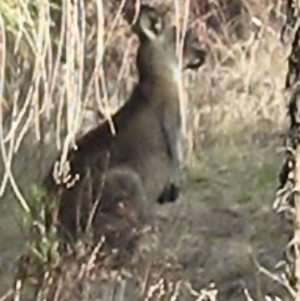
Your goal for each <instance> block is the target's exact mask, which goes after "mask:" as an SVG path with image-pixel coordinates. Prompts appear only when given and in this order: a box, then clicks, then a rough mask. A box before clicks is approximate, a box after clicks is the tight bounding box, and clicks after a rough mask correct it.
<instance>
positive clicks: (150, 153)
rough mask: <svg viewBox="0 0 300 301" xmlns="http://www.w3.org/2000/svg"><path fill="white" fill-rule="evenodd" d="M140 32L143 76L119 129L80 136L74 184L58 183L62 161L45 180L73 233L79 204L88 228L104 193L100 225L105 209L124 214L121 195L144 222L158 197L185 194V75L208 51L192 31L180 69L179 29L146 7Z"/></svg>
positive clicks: (73, 155) (117, 117)
mask: <svg viewBox="0 0 300 301" xmlns="http://www.w3.org/2000/svg"><path fill="white" fill-rule="evenodd" d="M132 30H133V32H134V33H135V34H137V36H138V38H139V42H140V45H139V48H138V51H137V58H136V66H137V71H138V82H137V84H136V86H135V88H134V90H133V92H132V94H131V96H130V98H129V100H128V101H127V102H126V103H125V104H124V106H123V107H121V108H120V109H119V110H118V111H117V112H116V113H115V114H114V116H113V117H112V121H113V124H114V127H115V129H116V134H115V135H112V133H111V129H110V126H109V123H108V122H106V121H105V122H104V123H102V124H101V125H99V126H98V127H96V128H94V129H93V130H91V131H89V132H88V133H87V134H85V135H84V136H83V137H81V138H79V139H78V140H77V142H76V145H77V148H76V149H73V148H72V149H70V150H69V152H68V156H67V160H68V161H69V163H70V168H71V169H70V179H71V180H72V179H74V178H76V179H77V181H75V182H74V185H71V186H72V187H69V188H68V187H67V184H66V183H63V184H60V185H58V184H57V183H56V182H55V180H54V178H53V166H54V165H53V166H52V168H51V170H50V171H49V173H48V174H47V176H46V178H45V180H44V186H45V187H46V188H47V190H48V191H50V192H52V193H54V195H55V196H56V197H57V198H58V199H59V201H60V205H59V210H58V220H59V221H60V224H62V225H63V227H64V228H65V229H66V230H67V231H68V232H70V233H71V234H72V235H75V232H76V231H75V229H76V227H77V226H78V219H77V217H76V216H77V214H76V212H77V211H76V208H77V207H79V208H80V210H79V211H80V217H79V220H80V221H79V225H81V227H85V226H86V221H87V214H86V211H88V210H89V209H90V207H91V204H95V201H96V199H97V200H99V199H100V201H99V206H98V207H99V208H97V210H96V213H95V218H94V221H93V225H94V227H96V226H95V225H97V228H98V230H99V218H98V217H99V216H102V217H103V214H104V213H107V215H109V214H111V215H114V216H115V217H116V216H117V215H116V214H115V212H114V211H115V210H117V209H116V208H117V207H118V206H117V205H116V204H118V202H119V200H121V199H122V200H127V201H128V206H129V207H130V210H131V211H132V212H133V213H135V214H134V216H135V217H136V219H137V220H138V219H140V220H143V219H145V216H146V214H149V212H151V209H152V208H153V204H154V202H159V203H165V202H173V201H175V200H176V198H177V197H178V193H179V183H178V180H177V179H178V177H177V176H176V175H177V174H178V173H179V163H180V162H179V156H178V149H177V145H178V138H179V133H180V109H179V92H178V78H179V73H180V72H182V71H183V70H185V69H198V68H199V67H200V66H201V65H202V64H203V63H204V61H205V55H206V53H205V51H204V50H203V49H201V48H199V41H198V39H197V38H196V37H195V36H194V33H193V31H192V30H191V29H189V30H188V31H187V33H186V35H185V38H184V43H183V64H182V69H181V70H180V67H179V59H178V57H177V55H176V28H175V27H167V26H166V25H165V22H164V18H163V16H161V15H160V14H159V13H158V12H157V11H156V10H155V9H154V8H152V7H149V6H146V5H144V6H142V7H141V9H140V13H139V16H138V18H137V21H136V22H135V24H134V25H133V27H132ZM101 183H102V184H101ZM101 210H102V211H101ZM103 212H104V213H103ZM97 219H98V220H97Z"/></svg>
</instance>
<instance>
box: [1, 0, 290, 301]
mask: <svg viewBox="0 0 300 301" xmlns="http://www.w3.org/2000/svg"><path fill="white" fill-rule="evenodd" d="M154 2H159V1H154ZM191 2H192V1H191ZM243 2H244V5H246V8H247V10H246V11H247V14H246V15H247V16H248V17H247V18H246V17H245V19H244V22H245V24H244V26H245V28H246V29H247V30H244V37H245V38H244V39H243V40H242V39H237V38H236V37H235V36H234V35H233V34H232V33H231V32H230V26H229V25H228V24H225V25H224V24H223V25H222V28H221V29H222V30H221V31H222V32H223V34H218V35H216V34H213V33H212V32H211V31H209V30H207V28H206V27H205V20H206V18H207V16H201V17H200V16H199V15H197V10H196V9H195V10H192V11H189V10H187V11H186V12H188V14H189V16H190V17H191V20H192V21H193V24H194V25H195V27H196V28H197V30H198V32H199V35H200V36H201V38H202V40H203V43H204V44H205V46H206V47H207V49H208V51H209V56H208V61H207V63H206V65H205V66H204V67H203V68H202V69H201V71H199V73H198V74H196V75H195V74H186V76H185V77H184V79H185V81H184V83H185V85H186V86H187V91H188V102H187V103H186V104H185V106H184V114H185V116H186V121H187V125H186V131H185V133H184V137H183V142H184V143H183V146H184V158H185V165H186V169H187V171H186V173H185V175H186V179H185V182H184V189H185V191H184V194H183V196H182V200H181V201H180V202H179V203H178V204H177V205H175V206H173V207H172V208H171V207H168V206H166V207H164V208H158V226H159V227H160V232H159V234H158V238H157V240H158V242H157V244H156V246H155V247H154V248H153V249H154V250H152V251H151V252H150V253H149V254H148V255H147V256H145V257H143V258H142V259H139V260H140V261H138V263H136V266H135V269H133V270H134V271H133V272H132V274H133V276H132V278H131V280H127V285H128V286H127V290H126V292H127V293H128V292H133V296H134V297H137V296H138V297H139V298H144V299H146V300H153V298H154V299H156V300H176V298H177V297H176V296H177V294H179V295H180V296H182V297H184V298H186V300H202V298H203V295H201V293H197V292H196V291H195V290H192V289H191V288H190V286H189V285H188V284H187V283H189V281H191V282H192V284H193V286H194V287H195V288H196V289H197V290H198V291H200V289H201V288H202V287H207V286H209V283H210V282H211V281H216V283H217V287H218V288H219V289H220V294H221V298H222V296H223V297H224V298H225V299H226V300H228V299H229V300H236V299H237V298H241V299H242V298H243V297H244V294H243V291H242V292H241V291H240V290H241V288H244V287H249V288H250V290H251V292H252V293H253V292H254V294H255V295H256V297H258V299H259V298H261V299H263V295H264V294H266V293H269V292H273V291H275V288H274V286H273V284H270V282H268V281H267V280H265V279H264V278H262V277H261V276H260V275H257V271H256V269H255V267H254V266H253V261H252V259H253V257H258V258H260V259H261V258H262V259H263V260H265V261H266V262H267V266H268V267H269V268H273V267H274V265H275V263H276V261H277V260H278V259H279V258H280V254H281V251H282V249H283V246H284V243H283V240H284V238H285V237H282V238H279V235H280V233H279V232H280V231H279V229H278V228H280V227H281V224H280V222H278V221H277V220H276V218H274V217H273V215H272V213H269V212H265V207H266V206H267V207H268V208H269V207H270V206H271V201H272V198H273V195H274V192H275V187H276V178H277V171H278V169H279V162H280V159H281V157H280V155H278V154H276V153H275V151H274V150H275V149H276V147H279V146H280V144H281V140H280V136H281V135H282V132H283V130H284V129H285V128H286V118H285V117H286V101H285V97H284V94H283V88H284V80H285V73H286V57H287V53H288V51H289V49H288V47H287V46H284V45H283V44H280V42H279V26H278V23H280V21H281V15H280V3H281V1H275V2H274V1H267V0H265V1H261V2H260V3H259V4H258V3H257V1H256V2H255V1H250V0H249V1H246V0H244V1H243ZM7 3H9V2H7ZM74 3H75V4H78V6H76V5H74V6H73V5H72V2H71V1H64V2H62V3H61V2H59V1H57V2H51V3H50V1H47V0H45V1H44V2H43V5H39V6H37V7H36V9H35V10H34V9H32V5H33V6H34V4H35V2H33V3H31V4H30V3H29V2H28V3H27V4H20V3H19V2H15V5H12V6H10V10H9V11H8V12H10V14H13V16H14V18H10V14H9V13H8V14H6V15H4V14H1V15H2V17H1V18H0V30H1V31H0V35H1V39H0V43H1V48H0V49H1V51H0V83H4V90H3V91H2V90H1V109H0V116H1V117H0V119H1V125H0V143H1V145H0V146H1V155H2V158H3V160H2V162H3V164H2V166H1V170H3V172H2V174H3V177H2V179H1V186H0V194H1V196H2V198H1V199H2V200H3V204H1V205H0V210H1V219H0V232H1V237H0V245H1V247H0V253H1V254H0V259H1V258H2V257H3V260H6V261H12V260H14V258H15V253H18V252H17V251H16V252H13V250H14V249H18V250H19V249H20V247H19V246H18V245H19V244H22V243H23V242H24V240H25V238H27V236H26V235H25V234H24V235H23V234H21V235H20V231H19V228H18V226H17V224H16V221H15V220H14V218H12V215H13V214H12V211H21V212H23V210H25V211H28V197H30V190H29V189H28V188H29V186H30V185H31V183H32V182H33V181H37V182H38V181H39V180H40V178H41V176H42V175H43V173H44V172H45V170H46V169H47V167H48V165H49V163H50V162H51V160H52V158H53V155H54V154H55V152H56V151H57V149H62V148H65V149H67V147H68V145H70V144H71V143H73V141H74V137H75V136H76V135H77V133H80V134H82V133H83V132H85V131H87V130H88V128H90V127H91V126H93V125H94V124H95V123H98V122H99V117H97V112H91V111H89V110H88V109H87V108H93V109H95V110H96V111H97V110H98V109H99V110H101V112H102V113H103V115H104V116H105V117H106V118H109V115H110V114H111V113H112V112H114V111H115V110H116V109H117V108H118V107H119V106H120V105H121V104H122V103H123V101H124V100H125V99H126V98H127V96H128V94H129V93H130V91H131V89H132V86H133V84H134V82H135V80H136V77H135V68H134V54H135V49H136V44H137V43H136V39H135V37H132V35H131V33H130V31H129V28H128V25H127V24H126V23H125V21H124V20H122V18H120V14H119V10H118V5H117V4H119V3H118V1H115V2H112V1H103V2H102V1H88V2H86V6H85V8H86V9H85V10H84V11H80V9H79V8H80V6H81V5H82V4H83V1H80V0H78V1H74ZM166 3H167V4H169V5H170V7H172V11H171V12H172V13H173V14H172V13H171V14H170V18H171V19H173V20H175V21H176V22H177V23H178V16H177V17H176V14H174V12H176V7H177V8H178V11H177V13H179V12H180V13H181V16H180V18H181V19H182V20H184V18H185V17H187V15H185V14H184V9H185V8H186V7H187V5H188V4H189V1H185V2H184V1H175V2H172V1H167V2H166ZM174 3H175V4H176V5H175V6H174ZM50 4H52V5H54V4H55V5H58V6H59V5H62V7H63V10H62V11H59V10H58V11H57V10H55V7H54V8H51V10H50ZM155 4H156V3H151V5H155ZM161 4H164V3H161ZM184 4H185V5H184ZM30 5H31V6H30ZM191 5H193V3H191ZM0 10H1V4H0ZM199 10H200V9H199ZM274 11H275V13H274ZM32 12H34V14H33V13H32ZM79 12H81V13H84V14H85V18H82V19H81V22H80V24H79V25H77V15H78V13H79ZM271 12H272V14H271ZM50 14H51V15H52V16H53V18H54V20H55V22H56V25H57V26H55V27H52V28H50V26H49V25H50V23H51V22H50V21H51V20H50ZM21 16H22V17H21ZM195 17H197V18H195ZM251 17H252V18H253V17H255V18H258V19H259V20H260V25H259V26H258V25H255V24H257V23H255V20H254V22H252V23H251ZM112 20H113V21H112ZM252 20H253V19H252ZM84 28H86V31H85V32H84V31H83V29H84ZM13 29H14V30H13ZM66 33H68V34H67V37H66V38H64V35H65V34H66ZM256 34H257V35H256ZM61 46H64V47H65V48H64V47H62V48H61ZM66 52H67V55H65V53H66ZM102 63H103V64H102ZM15 198H16V199H17V200H18V201H19V202H18V204H16V203H15V202H14V201H13V200H14V199H15ZM20 204H21V209H20V207H19V205H20ZM16 208H17V209H16ZM278 225H279V226H278ZM5 234H6V235H5ZM12 237H13V239H12ZM16 246H17V247H16ZM146 246H147V243H146ZM270 250H271V251H270ZM154 263H155V264H154ZM67 264H68V263H66V270H68V268H67V267H68V266H67ZM82 267H83V266H82V265H81V264H78V265H75V266H73V268H74V270H72V269H70V270H71V272H70V273H61V274H60V275H59V277H58V278H56V280H55V281H54V283H55V285H59V283H60V281H62V282H64V281H65V279H72V280H71V281H69V280H68V281H66V282H67V283H68V285H69V284H72V285H75V287H77V284H78V283H79V282H76V281H77V280H78V278H76V277H77V276H78V271H80V270H81V269H82ZM1 271H2V268H1V264H0V272H1ZM101 271H103V270H101V269H100V268H99V269H95V270H94V272H95V273H94V274H93V273H91V275H89V277H90V278H89V280H91V281H92V280H93V277H96V276H97V277H98V275H99V274H97V273H100V272H101ZM1 273H2V274H3V276H2V275H0V277H1V279H2V278H4V279H5V280H6V282H9V281H8V280H10V276H9V275H11V274H12V273H11V272H9V271H8V270H7V269H6V268H5V267H3V271H2V272H1ZM95 275H96V276H95ZM149 275H150V276H151V277H150V276H149ZM68 277H69V278H68ZM61 279H63V280H61ZM74 279H77V280H76V281H75V280H74ZM161 279H164V280H161ZM85 280H86V278H85ZM135 282H138V285H136V283H135ZM1 283H3V284H4V282H2V281H1ZM60 285H62V284H60ZM130 285H132V287H131V286H130ZM3 286H4V285H3ZM73 287H74V286H73ZM128 287H129V288H128ZM77 288H78V287H77ZM1 289H2V288H1ZM85 289H87V290H89V287H88V281H87V287H85V288H84V289H82V290H81V291H80V294H83V293H84V292H86V290H85ZM276 289H277V288H276ZM152 291H153V292H152ZM179 291H180V293H179ZM279 291H280V290H279ZM68 292H72V293H74V294H75V295H76V296H77V297H78V295H77V293H78V291H77V290H73V289H72V287H71V289H70V288H69V290H65V291H64V290H63V293H64V294H63V295H60V299H59V298H58V299H57V300H65V299H67V298H68V297H70V296H68V295H67V294H68ZM151 292H152V293H153V296H152V299H151V298H150V295H149V296H148V294H150V293H151ZM280 292H281V291H280ZM106 293H107V294H110V293H111V292H106ZM202 293H204V294H205V293H206V291H203V292H202ZM213 293H214V290H213ZM237 295H238V297H237ZM147 296H148V297H149V298H148V297H147ZM81 297H82V295H81ZM214 297H215V296H214V295H213V296H212V297H211V299H213V298H214ZM64 298H65V299H64ZM85 298H86V299H85V300H88V299H90V300H91V298H92V297H91V296H86V297H85ZM107 298H108V297H107ZM124 298H125V297H124ZM126 298H127V299H126ZM126 298H125V299H124V300H132V296H130V294H129V296H127V297H126ZM147 298H148V299H147ZM178 298H179V297H178ZM108 299H109V298H108ZM21 300H22V299H21ZM203 300H204V299H203ZM205 300H207V299H205ZM220 300H221V299H220Z"/></svg>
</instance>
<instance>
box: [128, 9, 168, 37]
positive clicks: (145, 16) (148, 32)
mask: <svg viewBox="0 0 300 301" xmlns="http://www.w3.org/2000/svg"><path fill="white" fill-rule="evenodd" d="M163 29H164V21H163V18H162V16H161V15H160V14H159V13H158V12H157V11H156V10H155V9H154V8H152V7H150V6H148V5H143V6H142V7H141V9H140V14H139V16H138V18H137V21H136V23H135V24H134V25H133V32H135V33H136V34H137V35H138V36H139V38H140V39H142V40H145V39H148V40H153V39H155V38H156V37H157V36H158V35H160V34H161V32H162V31H163Z"/></svg>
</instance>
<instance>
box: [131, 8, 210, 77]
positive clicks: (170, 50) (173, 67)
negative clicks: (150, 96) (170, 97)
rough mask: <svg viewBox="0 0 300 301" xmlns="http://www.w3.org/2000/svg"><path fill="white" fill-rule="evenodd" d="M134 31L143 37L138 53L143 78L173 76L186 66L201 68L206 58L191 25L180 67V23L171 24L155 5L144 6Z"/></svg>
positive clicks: (138, 62)
mask: <svg viewBox="0 0 300 301" xmlns="http://www.w3.org/2000/svg"><path fill="white" fill-rule="evenodd" d="M133 31H134V32H135V33H136V34H137V35H138V37H139V40H140V46H139V48H138V53H137V69H138V73H139V77H140V80H144V79H150V80H151V79H155V78H172V76H173V75H176V74H177V73H178V72H180V71H183V70H185V69H197V68H199V67H200V66H201V65H202V64H203V63H204V61H205V56H206V52H205V51H204V50H203V49H201V48H200V47H199V41H198V39H197V38H196V35H195V34H194V32H193V31H192V30H191V29H189V30H188V31H187V32H186V35H185V37H184V40H183V52H182V55H183V58H182V69H181V70H180V65H179V58H178V55H177V52H176V27H175V26H171V27H167V26H166V25H165V22H164V19H163V16H162V15H160V14H159V13H158V12H157V11H156V10H155V9H154V8H152V7H149V6H146V5H144V6H142V7H141V9H140V14H139V17H138V18H137V21H136V23H135V24H134V26H133Z"/></svg>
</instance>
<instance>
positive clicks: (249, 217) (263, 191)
mask: <svg viewBox="0 0 300 301" xmlns="http://www.w3.org/2000/svg"><path fill="white" fill-rule="evenodd" d="M263 141H265V139H263V140H259V139H254V140H253V141H250V142H249V141H246V140H245V141H244V142H243V141H242V143H241V141H240V140H239V141H238V142H234V141H226V139H225V140H224V141H223V142H220V141H219V142H218V143H215V144H213V145H209V146H207V148H208V149H204V150H203V153H202V154H201V156H200V157H199V159H198V160H197V161H196V162H195V163H194V164H193V165H192V166H191V167H190V168H189V169H188V170H185V173H184V174H185V177H184V185H183V193H182V195H181V198H180V200H179V201H178V202H177V203H175V204H170V205H165V206H160V207H157V208H158V210H157V221H158V226H159V228H160V242H159V248H161V249H163V250H164V251H166V252H169V253H170V254H171V255H172V256H174V258H176V260H177V261H178V263H179V265H180V275H181V276H180V277H182V279H186V280H189V281H190V282H191V284H192V285H193V287H194V288H195V289H198V290H200V289H201V288H203V287H207V286H208V285H209V284H210V283H211V282H214V283H215V285H216V287H217V289H218V291H219V293H218V300H245V294H244V289H245V288H247V289H249V292H250V294H251V295H252V296H253V297H255V298H256V299H257V300H262V299H263V298H264V296H265V295H266V294H268V295H271V296H274V295H281V296H283V295H285V293H286V292H285V290H284V289H283V288H282V287H281V286H280V285H278V284H276V283H275V282H274V281H272V280H271V279H270V278H269V277H267V276H265V275H264V274H262V273H259V271H258V268H257V266H256V265H257V264H260V265H262V266H263V267H265V268H266V269H268V270H270V271H275V266H276V264H277V263H278V262H279V261H280V260H281V259H282V255H283V250H284V247H285V246H286V243H287V241H288V227H287V225H285V223H284V221H283V220H282V219H280V217H279V216H278V215H277V214H275V213H274V212H272V210H271V208H272V202H273V200H274V195H275V191H276V185H277V175H278V172H279V168H280V164H281V161H282V154H280V153H278V151H277V149H278V148H279V147H280V146H281V145H282V138H281V137H280V138H279V136H275V138H274V137H271V138H270V139H269V140H268V143H263ZM15 207H16V206H15V201H14V199H13V198H12V197H11V198H8V197H6V199H5V202H1V205H0V214H1V219H0V233H1V235H0V283H1V285H0V292H1V294H2V293H3V292H4V291H5V288H7V285H8V284H9V283H10V281H11V278H10V277H9V276H10V275H12V273H13V271H14V261H15V259H16V257H17V255H18V254H19V252H20V250H21V248H22V245H23V243H24V241H25V239H26V236H25V235H24V234H22V232H21V230H20V227H19V222H18V217H17V215H16V213H15V212H16V210H12V209H14V208H15Z"/></svg>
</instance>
